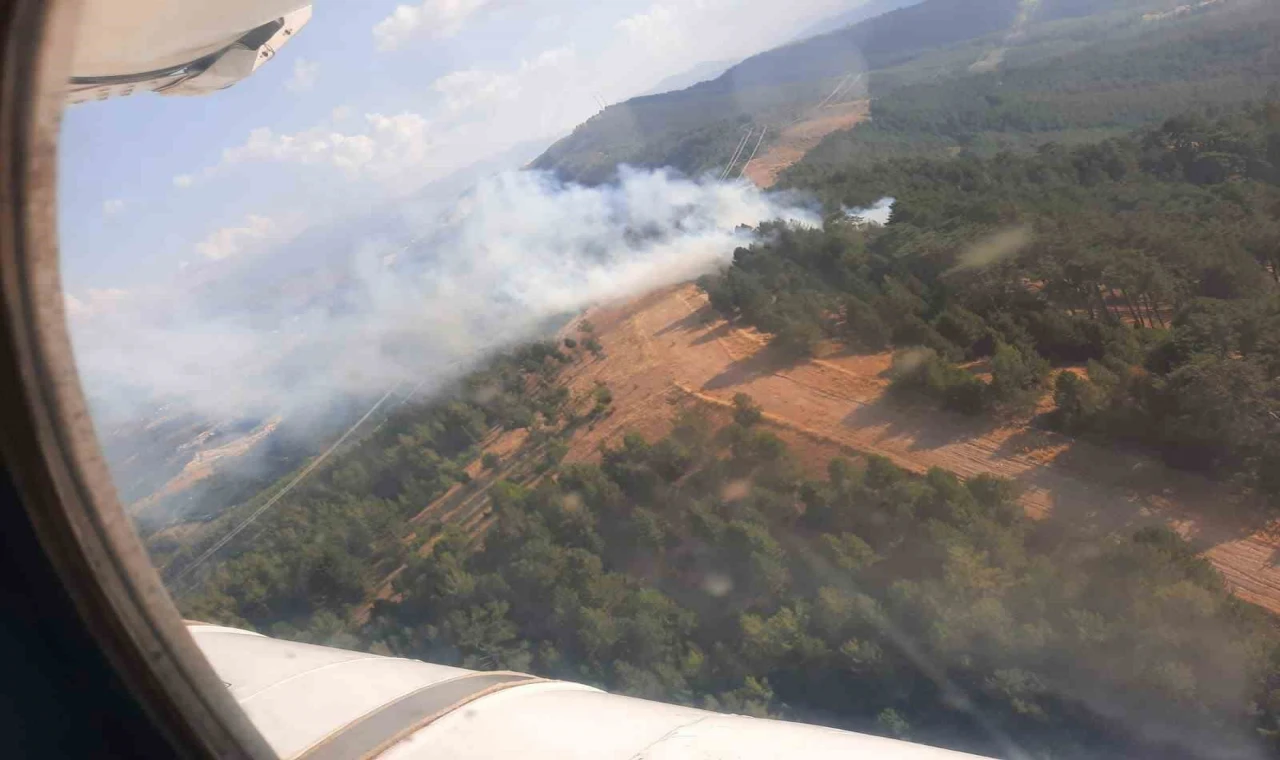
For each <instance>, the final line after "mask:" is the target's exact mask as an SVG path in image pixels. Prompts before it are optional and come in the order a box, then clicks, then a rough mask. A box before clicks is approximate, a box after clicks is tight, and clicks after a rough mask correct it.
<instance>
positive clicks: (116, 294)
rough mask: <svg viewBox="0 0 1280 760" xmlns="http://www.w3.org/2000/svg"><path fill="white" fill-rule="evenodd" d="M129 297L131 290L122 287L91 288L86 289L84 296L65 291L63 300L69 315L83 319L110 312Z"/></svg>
mask: <svg viewBox="0 0 1280 760" xmlns="http://www.w3.org/2000/svg"><path fill="white" fill-rule="evenodd" d="M129 297H130V294H129V291H127V290H121V289H120V288H90V289H89V290H87V291H85V294H84V297H83V298H77V297H76V296H74V295H72V294H70V293H63V294H62V301H63V304H64V306H65V307H66V310H67V316H69V317H71V318H73V319H83V318H85V317H92V316H101V315H103V314H109V313H111V312H113V311H115V310H116V309H117V308H118V307H119V306H120V305H121V304H123V303H125V302H126V301H128V300H129Z"/></svg>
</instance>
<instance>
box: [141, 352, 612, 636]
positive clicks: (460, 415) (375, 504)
mask: <svg viewBox="0 0 1280 760" xmlns="http://www.w3.org/2000/svg"><path fill="white" fill-rule="evenodd" d="M592 341H593V339H591V338H588V342H592ZM588 353H589V352H588ZM567 361H570V357H569V355H568V354H566V353H564V352H562V351H561V350H559V349H558V348H557V347H556V346H554V345H549V344H545V343H536V344H533V345H530V346H527V347H525V348H522V349H520V350H518V351H515V352H513V353H512V354H510V355H507V356H503V357H501V358H499V359H497V360H495V361H494V362H492V364H491V365H490V366H488V367H486V368H484V369H482V370H480V371H477V372H475V373H473V374H471V375H469V376H468V377H466V378H465V379H464V380H463V381H462V383H461V384H460V387H459V388H458V389H456V391H455V392H454V393H453V394H446V395H445V397H444V398H443V399H441V400H437V401H433V402H430V403H421V402H419V403H410V404H405V405H403V406H401V407H400V408H398V409H396V410H395V411H394V412H393V413H392V414H391V415H390V416H389V417H388V418H387V419H386V420H385V421H384V422H383V423H382V425H381V426H380V427H378V428H377V429H376V430H375V431H374V432H373V433H372V434H370V435H369V436H368V437H366V438H365V439H364V440H361V441H360V442H359V443H358V444H357V445H355V446H353V447H352V448H350V449H349V450H348V451H345V452H343V453H341V454H339V455H337V456H336V457H335V458H334V459H333V460H331V461H330V462H329V463H327V464H325V465H324V466H323V467H322V468H321V469H319V470H317V471H316V472H315V473H313V474H312V475H311V476H309V477H308V478H307V479H306V480H305V481H303V483H302V485H300V486H299V487H298V488H296V489H294V490H293V491H292V492H290V493H289V495H288V496H287V497H285V498H284V499H282V500H281V501H280V502H279V503H278V504H276V505H275V506H273V507H272V508H271V510H270V511H269V512H268V513H266V515H265V516H264V517H263V519H261V520H260V521H259V522H257V523H255V525H254V527H253V529H251V530H248V531H245V532H244V533H243V534H242V535H241V537H239V538H237V539H236V540H235V541H233V542H232V543H230V544H228V546H227V547H226V548H225V549H223V550H221V553H220V554H219V555H218V561H217V562H216V563H213V564H212V565H208V566H204V567H202V568H199V569H198V570H197V571H196V572H194V573H192V574H191V575H187V576H184V571H185V570H186V569H187V566H188V564H189V563H191V561H192V560H193V559H195V558H197V557H199V556H200V555H201V554H202V553H203V552H204V550H205V549H206V548H208V546H210V545H211V544H212V543H213V542H214V541H215V540H216V539H217V538H218V537H219V536H221V535H223V534H224V533H226V531H227V530H228V529H229V528H230V526H232V525H235V524H238V523H240V522H241V521H242V520H244V518H245V516H247V515H249V514H252V513H253V512H254V510H256V509H257V507H259V506H260V505H261V504H262V503H263V502H264V501H265V500H266V499H268V498H270V497H271V496H272V495H273V494H274V493H276V491H278V490H280V489H281V488H282V487H283V485H284V484H285V483H286V482H288V481H289V480H291V479H292V478H293V475H294V473H290V474H288V475H286V476H284V477H282V478H281V479H280V480H279V481H278V482H277V483H276V484H274V485H273V486H271V487H268V488H265V489H264V490H263V491H262V492H261V493H259V494H258V495H257V496H256V497H254V498H253V499H251V500H249V501H247V502H246V503H244V504H241V505H240V506H238V507H236V508H235V509H232V510H228V511H227V512H225V513H224V514H223V515H221V516H220V517H219V518H218V519H217V520H216V521H214V522H211V523H209V524H207V525H205V526H204V528H203V530H202V531H201V532H200V533H199V536H200V538H199V539H198V540H196V541H189V542H183V541H180V540H177V539H174V538H172V537H170V536H168V535H166V534H164V533H160V534H157V535H155V536H152V538H151V539H150V541H149V542H148V546H149V548H150V550H151V552H152V558H153V560H154V561H155V563H156V564H157V565H158V566H159V567H161V568H162V569H163V571H164V574H165V576H166V578H168V579H170V582H171V585H176V587H177V590H178V591H180V592H187V591H188V590H191V591H192V593H190V594H187V595H183V596H180V601H182V603H183V607H184V611H186V612H187V614H188V615H190V616H193V617H195V618H197V619H201V620H218V621H221V622H227V623H231V624H239V625H248V626H250V627H257V628H262V629H264V630H269V629H272V628H273V626H274V627H275V630H277V631H278V632H281V633H284V634H288V635H298V631H299V630H301V631H304V632H305V631H306V630H307V629H308V628H309V627H316V628H317V630H321V631H324V632H328V633H333V632H336V631H338V630H341V629H343V628H345V627H346V626H347V622H346V621H345V614H346V611H347V609H346V608H347V606H349V605H353V604H357V603H359V602H361V601H362V600H364V599H365V598H366V596H367V595H368V592H369V590H370V589H371V587H372V586H373V584H374V583H375V582H376V581H378V580H380V579H382V578H383V577H385V576H386V575H387V573H389V572H390V571H391V570H394V569H395V568H396V567H398V566H399V565H400V564H402V563H403V562H404V561H406V559H407V558H408V556H409V554H410V553H411V552H412V551H413V550H414V549H415V548H416V547H417V546H418V545H420V543H421V541H422V540H425V539H426V538H427V536H425V535H423V536H420V537H418V539H417V541H416V542H415V540H414V537H413V535H412V534H413V526H412V525H411V524H410V522H409V520H410V518H412V517H413V516H414V515H416V514H418V513H419V512H420V511H421V510H422V509H423V508H424V507H426V506H427V505H428V504H430V503H431V502H433V501H434V500H435V499H437V498H438V497H439V496H441V495H442V494H443V493H445V491H447V490H448V489H449V488H450V487H451V486H453V485H454V484H456V483H464V484H465V483H467V482H468V481H469V480H470V476H469V475H468V474H467V472H466V471H465V470H464V467H465V466H466V465H467V464H468V463H470V462H472V461H474V460H475V459H476V458H477V457H479V456H480V450H481V446H480V444H481V442H482V440H483V439H484V437H485V436H486V435H488V434H489V433H490V432H491V431H492V430H494V429H504V428H506V429H514V428H522V427H529V426H530V425H533V424H535V422H534V421H535V419H536V420H539V421H540V422H542V423H544V424H546V423H550V422H553V421H556V420H558V419H559V418H560V416H561V414H562V413H563V412H564V411H565V410H566V407H567V404H568V401H569V394H568V391H567V389H565V388H563V387H559V386H556V385H554V384H553V383H552V382H551V380H552V379H553V378H554V377H555V376H556V373H557V371H558V369H559V367H561V366H563V364H564V363H565V362H567ZM596 403H597V405H598V404H599V402H598V401H597V402H596ZM604 406H605V407H607V404H605V405H604ZM602 411H603V409H601V408H594V407H589V408H588V409H587V410H586V412H584V417H585V418H587V420H588V421H589V419H590V418H592V416H593V415H598V414H600V413H601V412H602ZM552 449H553V453H554V449H555V447H552ZM559 456H563V453H562V452H561V453H560V454H559ZM178 579H181V581H180V582H176V583H175V581H177V580H178ZM317 616H318V617H317Z"/></svg>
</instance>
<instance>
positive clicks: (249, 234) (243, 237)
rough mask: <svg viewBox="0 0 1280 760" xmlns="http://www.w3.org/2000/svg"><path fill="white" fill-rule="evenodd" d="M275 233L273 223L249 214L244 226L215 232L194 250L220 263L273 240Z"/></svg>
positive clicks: (274, 224)
mask: <svg viewBox="0 0 1280 760" xmlns="http://www.w3.org/2000/svg"><path fill="white" fill-rule="evenodd" d="M277 232H278V228H277V226H276V223H275V222H273V221H272V220H270V219H268V218H267V217H265V216H256V215H253V214H250V215H249V216H248V217H247V218H246V219H245V223H244V226H242V227H223V228H222V229H219V230H215V231H214V232H212V233H211V234H210V235H209V236H208V237H206V238H205V239H204V240H202V241H200V242H199V243H197V244H196V250H197V251H198V252H199V253H200V255H201V256H204V257H205V258H207V259H212V260H214V261H221V260H223V259H229V258H231V257H233V256H238V255H240V254H241V253H244V252H245V251H246V250H248V249H249V248H250V247H252V246H254V245H258V244H260V243H262V242H263V241H265V240H268V239H271V238H273V237H274V236H275V235H276V233H277Z"/></svg>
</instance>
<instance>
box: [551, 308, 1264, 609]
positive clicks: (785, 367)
mask: <svg viewBox="0 0 1280 760" xmlns="http://www.w3.org/2000/svg"><path fill="white" fill-rule="evenodd" d="M588 316H589V318H590V320H591V321H592V322H593V323H594V324H595V326H596V334H597V336H598V337H599V339H600V342H601V343H602V344H603V345H604V348H605V352H606V356H605V357H604V358H603V359H599V360H590V359H587V360H585V361H584V362H583V363H581V364H578V365H576V366H574V367H572V368H570V370H569V371H568V372H567V382H568V383H569V384H570V387H571V388H572V389H573V391H574V393H575V395H577V394H580V393H585V392H589V391H590V389H591V387H592V386H593V385H594V383H595V382H596V381H597V380H600V381H603V382H605V383H606V384H607V385H608V386H609V388H610V390H611V391H612V393H613V397H614V404H613V405H614V407H615V410H616V411H615V412H614V413H613V414H612V415H610V416H609V417H607V418H605V419H603V420H601V421H599V422H598V423H596V425H595V426H594V427H593V428H591V429H590V430H584V431H583V432H580V433H579V434H578V435H577V436H576V437H575V439H574V440H573V442H572V445H571V449H570V453H569V459H570V460H583V459H591V458H593V457H595V456H597V449H598V447H599V444H600V443H601V442H602V441H608V440H610V439H612V438H614V437H616V436H617V435H619V434H620V433H622V432H624V431H626V430H638V431H640V432H642V433H644V434H645V435H646V436H650V437H653V436H659V435H662V434H663V433H665V432H666V430H667V428H668V426H669V425H670V419H671V416H672V409H673V406H674V405H677V404H681V403H688V402H689V400H690V399H697V400H700V401H702V402H704V403H705V404H709V405H712V406H724V405H727V404H728V403H729V400H730V399H732V397H733V395H734V394H735V393H738V392H744V393H747V394H750V395H751V396H752V397H753V398H754V399H755V400H756V401H757V402H758V403H759V404H760V405H761V406H762V407H763V409H764V410H765V412H766V420H767V421H768V422H769V423H771V424H772V425H774V426H775V427H776V428H777V429H778V431H779V432H780V434H781V435H782V436H783V437H784V438H785V439H787V441H788V443H790V444H791V445H792V446H793V447H794V449H795V452H796V454H797V455H798V456H799V457H800V458H801V459H802V460H803V461H805V463H806V464H807V465H809V466H808V467H807V469H810V470H811V471H814V472H819V471H822V470H823V469H824V468H825V466H826V462H827V460H828V459H829V458H830V457H831V456H834V455H836V454H839V453H842V452H852V451H859V452H866V453H870V454H879V455H881V456H885V457H888V458H889V459H891V460H893V461H894V462H896V463H897V464H898V465H900V466H902V467H905V468H907V469H909V470H913V471H916V472H923V471H925V470H927V469H929V468H930V467H941V468H944V469H947V470H950V471H952V472H955V473H957V474H958V475H960V476H962V477H967V476H972V475H977V474H979V473H992V474H995V475H999V476H1002V477H1006V478H1009V479H1011V480H1013V481H1014V482H1016V483H1018V484H1019V485H1020V486H1021V487H1022V489H1023V495H1022V497H1021V501H1022V504H1023V506H1024V507H1025V508H1026V510H1027V512H1028V514H1030V515H1031V516H1033V517H1035V518H1038V519H1051V520H1064V521H1070V523H1071V525H1072V526H1073V528H1074V529H1084V530H1087V531H1091V532H1094V533H1096V534H1097V535H1104V534H1107V533H1110V532H1113V531H1117V530H1132V529H1134V528H1136V527H1138V526H1141V525H1147V524H1152V523H1166V524H1169V525H1172V526H1173V527H1175V528H1176V529H1177V530H1178V531H1179V532H1181V533H1182V534H1183V535H1185V536H1186V537H1187V538H1188V539H1190V540H1191V541H1192V542H1193V543H1194V544H1195V545H1196V546H1197V547H1199V548H1200V549H1201V550H1202V551H1203V552H1204V554H1205V556H1206V557H1207V558H1208V559H1209V560H1210V561H1211V562H1212V563H1213V564H1214V566H1215V567H1217V568H1218V570H1219V571H1221V573H1222V574H1223V576H1224V578H1225V579H1226V581H1227V583H1228V585H1229V587H1230V588H1231V590H1232V592H1233V593H1235V594H1236V595H1237V596H1239V597H1241V598H1242V599H1246V600H1248V601H1250V602H1253V603H1255V604H1258V605H1260V606H1262V607H1264V608H1266V609H1268V610H1270V611H1272V612H1276V613H1280V566H1277V563H1278V562H1280V540H1278V537H1277V532H1276V531H1275V530H1274V526H1267V525H1262V524H1260V522H1259V521H1258V520H1257V519H1256V518H1251V517H1250V515H1257V514H1260V510H1258V509H1256V508H1255V507H1254V505H1251V504H1248V503H1246V502H1247V497H1244V496H1241V495H1239V494H1237V493H1234V492H1233V491H1232V490H1231V489H1229V488H1227V487H1226V486H1224V485H1222V484H1219V483H1215V482H1212V481H1209V480H1207V479H1204V478H1201V477H1198V476H1195V475H1191V474H1187V473H1183V472H1178V471H1174V470H1170V469H1169V468H1167V467H1165V466H1164V465H1162V464H1161V463H1159V462H1158V461H1156V460H1154V459H1152V458H1150V457H1147V456H1144V455H1142V454H1138V453H1134V452H1130V451H1124V450H1120V449H1117V448H1107V447H1103V446H1099V445H1095V444H1092V443H1088V442H1084V441H1078V440H1074V439H1072V438H1069V437H1066V436H1063V435H1060V434H1057V433H1053V432H1049V431H1045V430H1040V429H1036V428H1031V427H1027V426H1026V425H1016V424H1005V423H1000V422H996V421H992V420H983V419H975V418H968V417H963V416H960V415H953V414H949V413H946V412H941V411H939V410H937V409H935V408H932V407H924V406H918V407H913V406H909V405H904V404H902V403H900V402H898V401H895V400H890V399H888V398H886V397H885V393H884V391H885V388H886V385H887V382H886V380H885V379H884V377H883V376H882V374H883V373H884V371H885V370H886V369H887V368H888V366H889V362H890V357H889V355H888V354H877V355H871V356H856V355H841V354H838V353H836V354H829V355H826V356H823V357H822V358H820V359H817V360H811V361H807V362H802V363H800V364H794V363H786V362H782V361H780V360H779V359H778V358H777V357H776V356H775V355H774V353H773V352H772V351H770V350H769V349H767V348H765V346H764V340H763V339H762V337H761V336H759V335H758V334H756V333H754V331H751V330H742V329H738V328H736V327H734V326H732V325H730V324H728V323H726V322H725V321H724V320H722V319H719V318H717V317H715V316H714V315H713V314H712V313H711V311H710V309H709V308H708V307H707V306H706V302H705V298H704V297H703V296H702V295H701V294H700V293H699V292H698V291H697V290H696V289H695V288H694V287H693V286H690V285H684V286H678V287H675V288H667V289H665V290H661V291H658V292H655V293H651V294H649V295H647V296H644V297H642V298H640V299H637V300H636V301H633V302H631V303H627V304H621V305H613V306H606V307H601V308H597V309H594V310H592V312H590V313H589V315H588Z"/></svg>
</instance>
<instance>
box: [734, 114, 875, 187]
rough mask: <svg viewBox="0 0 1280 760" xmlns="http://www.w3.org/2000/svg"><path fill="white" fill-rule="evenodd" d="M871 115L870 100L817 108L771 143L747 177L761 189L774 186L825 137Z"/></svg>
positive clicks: (747, 172)
mask: <svg viewBox="0 0 1280 760" xmlns="http://www.w3.org/2000/svg"><path fill="white" fill-rule="evenodd" d="M870 113H871V101H869V100H854V101H850V102H847V103H831V104H829V105H825V106H821V107H819V108H815V109H814V110H813V111H811V112H810V113H809V114H807V115H806V116H805V117H803V120H801V121H797V122H796V123H794V124H791V125H789V126H787V127H784V128H783V130H782V134H781V135H779V136H778V138H777V139H776V140H772V141H769V143H768V148H767V149H766V150H765V151H764V152H763V153H761V154H759V155H757V156H756V157H755V159H754V160H752V161H751V163H750V164H749V165H748V166H747V169H746V172H745V173H746V175H747V178H748V179H750V180H751V181H752V182H754V183H755V184H756V186H757V187H769V186H771V185H773V183H774V182H776V181H777V180H778V175H779V174H781V173H782V170H784V169H786V168H787V167H788V166H791V165H792V164H794V163H795V162H797V161H799V160H800V159H802V158H804V154H806V153H808V152H809V151H811V150H813V149H814V147H815V146H817V144H818V143H820V142H822V138H824V137H826V136H827V135H829V134H831V133H832V132H838V131H840V130H842V129H849V128H850V127H853V126H854V125H856V124H858V123H859V122H862V121H864V120H865V119H866V118H867V116H868V115H869V114H870Z"/></svg>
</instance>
